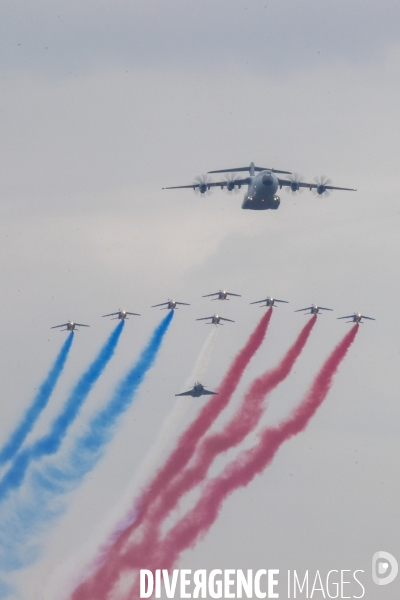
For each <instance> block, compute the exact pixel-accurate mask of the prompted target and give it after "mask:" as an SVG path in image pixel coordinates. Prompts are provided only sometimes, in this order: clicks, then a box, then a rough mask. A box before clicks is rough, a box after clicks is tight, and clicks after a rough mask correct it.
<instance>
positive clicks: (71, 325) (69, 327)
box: [50, 321, 90, 331]
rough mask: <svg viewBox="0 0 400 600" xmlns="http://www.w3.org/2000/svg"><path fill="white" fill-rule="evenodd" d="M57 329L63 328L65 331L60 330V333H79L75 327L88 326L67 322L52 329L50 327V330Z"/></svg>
mask: <svg viewBox="0 0 400 600" xmlns="http://www.w3.org/2000/svg"><path fill="white" fill-rule="evenodd" d="M57 327H65V329H60V331H79V329H76V327H90V325H84V324H83V323H75V322H74V321H68V323H63V324H62V325H54V327H50V329H57Z"/></svg>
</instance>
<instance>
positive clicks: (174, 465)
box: [72, 308, 272, 600]
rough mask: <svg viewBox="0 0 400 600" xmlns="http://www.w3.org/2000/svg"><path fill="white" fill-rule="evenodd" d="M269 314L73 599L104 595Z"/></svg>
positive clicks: (221, 403) (230, 389)
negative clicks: (124, 549) (134, 535)
mask: <svg viewBox="0 0 400 600" xmlns="http://www.w3.org/2000/svg"><path fill="white" fill-rule="evenodd" d="M271 316H272V309H271V308H270V309H268V311H267V312H266V313H265V314H264V315H263V316H262V318H261V319H260V321H259V323H258V325H257V327H256V328H255V330H254V331H253V333H252V334H251V335H250V337H249V339H248V340H247V342H246V344H245V346H244V347H243V348H242V350H241V351H240V352H239V353H238V354H237V355H236V357H235V358H234V360H233V362H232V364H231V366H230V368H229V370H228V372H227V374H226V375H225V377H224V379H223V381H222V383H221V385H220V387H219V389H218V392H219V394H218V395H217V396H212V397H211V400H209V401H208V403H207V404H206V405H205V406H204V407H203V408H202V409H201V411H200V413H199V415H198V416H197V417H196V419H195V420H194V421H193V423H192V424H191V425H189V427H188V428H187V430H186V431H185V432H184V433H183V434H182V435H181V437H180V438H179V440H178V443H177V445H176V447H175V450H173V452H172V453H171V455H170V457H169V458H168V459H167V461H166V463H165V465H164V466H163V467H162V468H161V469H160V470H159V471H158V473H157V474H156V476H155V477H154V479H153V481H152V482H151V483H150V485H149V486H148V487H147V488H146V489H145V491H144V493H143V495H142V496H141V498H140V507H139V509H138V507H137V503H135V505H134V507H133V513H134V516H133V517H132V515H128V518H127V520H128V521H131V522H132V521H133V522H132V524H131V525H130V526H129V527H126V528H125V529H124V530H123V531H121V532H120V533H119V534H118V535H117V537H116V539H115V540H114V542H113V543H112V545H111V547H109V548H108V549H107V551H106V556H103V554H101V556H100V560H99V562H100V563H101V564H102V563H103V560H104V559H106V561H107V564H106V565H103V567H101V566H100V570H99V571H98V572H97V574H95V575H93V576H92V577H89V578H88V579H87V580H86V581H85V582H83V583H82V584H81V585H79V586H78V587H77V588H76V590H75V592H74V593H73V596H72V598H73V600H86V599H87V598H88V597H89V598H90V597H91V596H90V594H91V593H92V594H93V589H95V594H94V596H95V597H96V594H99V596H98V597H99V598H101V597H106V587H105V586H106V585H108V582H109V581H110V579H112V578H113V576H114V575H113V573H114V570H115V569H116V570H118V560H119V553H120V550H121V548H122V547H123V546H124V544H125V542H126V541H127V540H128V539H129V537H130V535H131V534H132V532H133V531H134V530H135V529H136V528H137V527H138V526H139V524H140V523H141V522H142V520H143V519H144V517H145V516H146V514H147V511H148V509H149V507H150V506H151V504H152V503H153V502H154V501H155V500H157V498H158V496H159V495H160V494H161V493H162V490H163V489H164V487H166V486H167V485H168V484H169V482H170V481H171V480H172V478H173V477H175V476H176V475H177V474H178V473H179V472H180V471H181V469H183V468H184V467H185V466H186V464H187V463H188V462H189V460H190V458H191V457H192V455H193V453H194V451H195V449H196V445H197V443H198V441H199V440H200V439H201V437H202V436H203V434H204V433H205V432H206V431H207V429H208V428H209V427H210V426H211V425H212V424H213V422H214V421H215V419H216V418H217V417H218V415H219V414H220V413H221V412H222V410H223V409H224V408H225V407H226V405H227V404H228V402H229V400H230V399H231V397H232V394H233V393H234V391H235V389H236V387H237V385H238V384H239V381H240V379H241V377H242V375H243V373H244V371H245V369H246V367H247V365H248V364H249V362H250V360H251V358H252V357H253V355H254V354H255V353H256V351H257V350H258V349H259V347H260V346H261V344H262V342H263V340H264V337H265V334H266V332H267V328H268V325H269V322H270V320H271ZM138 510H139V512H138ZM135 517H137V518H136V520H134V519H135Z"/></svg>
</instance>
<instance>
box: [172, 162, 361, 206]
mask: <svg viewBox="0 0 400 600" xmlns="http://www.w3.org/2000/svg"><path fill="white" fill-rule="evenodd" d="M240 171H248V172H249V176H248V177H240V176H239V177H237V176H236V175H235V173H237V172H240ZM211 173H228V176H227V178H226V179H225V180H224V181H217V182H213V181H211V179H210V178H209V174H211ZM276 173H278V174H279V175H291V177H290V178H289V179H283V178H282V177H280V176H279V177H278V176H277V175H276ZM242 185H247V186H248V187H247V192H246V193H245V195H244V200H243V203H242V208H243V209H250V210H267V209H272V210H276V209H277V208H278V207H279V205H280V202H281V200H280V198H279V196H277V191H278V189H282V187H285V188H286V189H288V190H290V191H291V192H292V193H296V192H298V191H301V190H302V188H307V189H309V190H310V191H311V190H313V191H315V192H316V194H317V195H319V196H321V195H327V194H329V192H330V190H346V191H349V192H355V191H357V190H355V189H354V188H343V187H335V186H333V185H331V181H330V179H326V178H325V177H320V178H319V179H316V180H315V181H314V183H306V182H304V181H302V178H301V177H300V176H296V175H293V174H292V173H291V171H279V170H278V169H269V168H266V167H256V166H255V164H254V163H253V162H252V163H250V166H249V167H237V168H235V169H220V170H217V171H209V172H208V173H207V175H202V176H201V177H199V178H198V179H197V180H196V181H194V182H193V183H192V184H191V185H178V186H173V187H164V188H163V190H176V189H181V188H192V189H193V190H194V191H195V192H197V193H198V192H200V194H205V193H206V192H207V193H210V190H211V188H213V187H220V188H221V190H223V189H224V188H226V189H227V191H228V192H232V191H235V190H236V189H239V190H240V188H241V187H242Z"/></svg>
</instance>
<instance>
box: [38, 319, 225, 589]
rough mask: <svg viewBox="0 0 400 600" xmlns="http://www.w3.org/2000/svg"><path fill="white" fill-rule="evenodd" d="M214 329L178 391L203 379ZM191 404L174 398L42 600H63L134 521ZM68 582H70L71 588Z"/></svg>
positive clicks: (186, 398) (48, 584)
mask: <svg viewBox="0 0 400 600" xmlns="http://www.w3.org/2000/svg"><path fill="white" fill-rule="evenodd" d="M218 329H219V328H218V327H213V328H212V330H211V332H210V334H209V335H208V337H207V339H206V341H205V342H204V344H203V347H202V348H201V350H200V353H199V355H198V358H197V361H196V363H195V365H194V368H193V370H192V372H191V374H190V375H189V377H188V378H187V379H186V381H185V383H184V385H183V387H182V391H186V390H187V389H189V388H190V387H191V386H192V385H193V384H194V382H195V381H199V380H201V379H202V377H203V376H204V373H205V371H206V368H207V365H208V363H209V360H210V356H211V353H212V350H213V348H214V346H215V342H216V339H217V331H218ZM192 400H193V399H192V398H191V396H183V397H180V398H176V401H175V404H174V406H173V408H172V411H171V412H170V414H169V415H168V417H167V419H166V420H165V421H164V423H163V425H162V427H161V430H160V432H159V434H158V436H157V439H156V441H155V442H154V444H153V446H152V448H151V449H150V451H149V452H148V454H147V456H146V457H145V458H144V460H143V462H142V464H141V465H140V466H139V468H138V469H137V471H136V473H135V475H134V476H133V478H132V480H131V481H130V483H129V485H128V487H127V489H126V490H125V493H124V494H123V496H122V498H121V500H120V501H119V502H118V504H117V505H116V506H115V507H114V508H113V510H112V511H111V512H110V513H109V514H108V515H107V517H105V518H104V519H103V521H102V522H101V524H100V525H99V526H98V527H97V528H96V530H95V531H94V533H93V535H92V536H91V538H90V539H89V540H88V542H87V543H86V544H84V545H82V546H81V547H80V548H79V550H77V549H75V551H74V552H73V554H72V555H71V556H70V557H69V558H68V559H67V560H65V561H64V562H63V563H61V564H60V565H59V566H58V567H57V568H56V569H55V570H54V571H53V572H52V573H51V574H50V576H49V578H48V580H47V582H46V587H45V591H44V593H43V595H42V596H41V598H43V599H44V600H51V599H54V600H55V599H56V598H57V600H60V598H63V597H65V598H67V597H68V596H69V595H70V593H71V591H72V589H73V588H74V587H75V585H76V577H77V573H79V572H80V573H81V572H82V565H83V564H88V562H90V560H91V558H89V561H88V557H95V556H96V554H97V553H98V549H99V547H100V546H101V544H102V543H104V540H107V539H109V538H110V536H111V535H112V534H113V533H115V532H116V531H118V529H120V528H122V527H126V526H127V524H128V523H129V522H132V521H133V520H134V518H135V514H134V512H132V504H133V498H135V497H136V496H137V494H138V491H139V490H140V489H141V487H142V486H143V484H144V482H145V481H146V480H147V479H148V477H149V476H150V475H151V474H152V473H153V472H154V470H155V469H156V467H157V465H158V464H159V462H160V459H162V458H163V456H164V455H165V450H166V448H167V447H168V445H169V443H170V442H171V439H173V437H174V436H175V434H176V431H177V429H178V427H179V425H180V423H181V421H182V419H183V417H184V415H185V413H186V410H187V409H188V408H189V406H190V404H191V402H192ZM128 513H129V514H130V519H129V521H127V518H126V515H127V514H128ZM89 570H90V568H89ZM87 575H88V570H87V569H86V570H85V577H86V576H87ZM78 577H79V575H78ZM74 580H75V581H74ZM71 582H73V585H72V586H71Z"/></svg>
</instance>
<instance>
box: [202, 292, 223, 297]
mask: <svg viewBox="0 0 400 600" xmlns="http://www.w3.org/2000/svg"><path fill="white" fill-rule="evenodd" d="M218 295H219V292H214V294H206V295H205V296H202V298H210V297H211V296H218Z"/></svg>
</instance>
